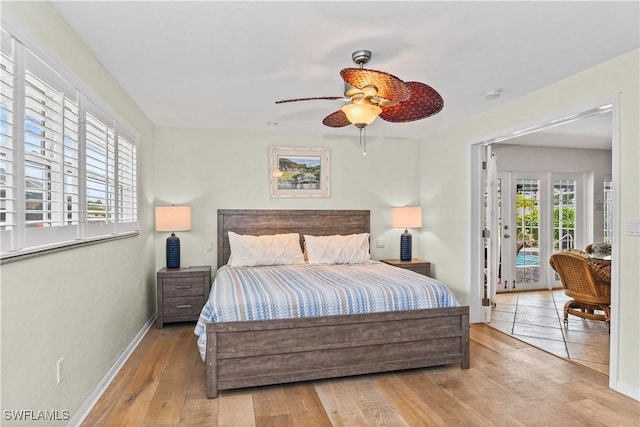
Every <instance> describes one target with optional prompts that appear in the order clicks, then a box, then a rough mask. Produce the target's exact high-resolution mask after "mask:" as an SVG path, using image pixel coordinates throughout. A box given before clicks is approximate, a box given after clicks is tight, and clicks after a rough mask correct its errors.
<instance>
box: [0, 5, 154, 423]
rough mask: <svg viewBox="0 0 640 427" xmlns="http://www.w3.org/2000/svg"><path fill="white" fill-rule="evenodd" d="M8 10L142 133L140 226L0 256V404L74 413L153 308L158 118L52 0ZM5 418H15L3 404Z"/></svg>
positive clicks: (6, 16)
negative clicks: (113, 236) (38, 252)
mask: <svg viewBox="0 0 640 427" xmlns="http://www.w3.org/2000/svg"><path fill="white" fill-rule="evenodd" d="M2 19H3V25H4V24H7V25H8V27H9V28H10V29H11V30H12V31H15V32H16V33H17V34H16V35H19V36H20V39H21V41H22V42H23V43H25V44H27V45H29V44H31V43H36V44H37V45H38V46H39V47H40V48H42V49H46V51H47V52H46V53H47V54H48V55H49V56H50V57H51V58H54V59H55V60H56V61H57V62H58V63H59V64H62V65H63V66H64V67H65V68H66V69H67V71H68V72H70V73H71V74H73V75H75V76H76V77H77V78H78V79H79V80H80V81H82V82H84V83H85V85H86V86H87V87H88V88H89V90H90V91H92V92H93V93H94V94H95V95H96V96H98V97H99V98H101V99H102V100H104V101H105V102H107V103H108V104H109V106H110V107H111V108H112V110H113V111H114V112H115V113H116V114H118V115H119V116H120V117H123V118H125V119H126V120H127V121H128V122H129V124H130V125H132V126H133V127H135V128H136V129H137V130H138V131H139V133H140V147H139V154H140V165H139V169H138V174H139V180H140V181H139V196H140V212H139V220H140V224H141V232H140V235H138V236H135V237H129V238H125V239H120V240H114V241H109V242H107V243H100V244H95V245H91V246H86V247H82V248H78V249H72V250H67V251H62V252H58V253H55V254H47V255H43V256H39V257H35V258H32V259H28V260H23V261H15V262H11V263H5V264H3V265H1V266H0V277H1V279H2V280H1V281H0V311H1V315H0V334H1V338H2V350H1V353H0V357H1V360H0V367H1V371H2V378H1V384H0V386H1V391H2V395H1V396H0V402H1V409H2V411H4V410H20V409H25V410H26V409H33V410H60V411H62V410H67V411H70V416H71V417H73V416H74V414H75V412H76V411H77V409H78V408H79V407H80V406H81V405H82V403H83V402H84V401H85V400H86V399H87V398H88V396H89V395H90V394H91V393H92V392H93V391H94V390H95V388H96V386H97V385H98V384H99V382H100V381H101V380H102V379H103V378H104V376H105V374H106V373H107V371H108V370H109V368H111V366H112V365H113V364H114V362H115V361H116V359H117V358H118V357H119V356H120V354H121V353H122V352H123V350H124V349H125V348H126V347H127V346H128V345H129V344H130V343H131V342H132V340H133V339H134V338H135V336H136V335H137V334H138V333H139V332H140V331H141V329H142V328H143V327H144V325H145V324H146V323H147V322H148V321H149V320H150V319H151V318H152V317H153V316H154V314H155V233H154V232H153V210H152V208H153V204H152V202H153V199H154V197H155V196H154V179H155V174H154V157H155V153H154V142H153V141H154V128H153V124H152V123H151V122H150V121H149V120H148V119H147V117H146V116H145V115H144V114H143V113H142V112H141V111H140V109H139V108H138V107H137V106H136V104H135V103H134V102H133V101H132V100H131V99H130V97H129V96H128V94H127V93H125V92H124V91H123V90H122V88H121V87H120V86H119V85H118V83H117V82H116V81H115V79H114V78H113V77H112V76H111V75H110V74H109V73H108V72H107V71H106V70H105V69H104V68H103V67H102V65H101V64H100V63H99V62H98V60H97V59H96V58H95V56H94V55H93V54H92V53H91V52H90V51H89V50H88V49H87V48H86V46H85V45H84V44H83V43H82V42H81V41H80V40H79V39H78V38H77V36H76V35H75V33H73V32H72V31H71V29H70V28H69V27H68V26H67V24H66V22H64V21H63V20H62V18H61V17H60V15H59V14H58V13H57V11H56V10H55V9H54V8H53V7H52V6H51V4H50V3H48V2H7V1H3V2H2ZM62 357H63V358H64V359H65V362H66V376H65V379H64V381H62V382H61V383H60V384H57V381H56V372H57V366H56V365H57V361H58V360H59V359H60V358H62ZM33 423H34V422H33V421H31V422H25V423H23V425H33ZM38 423H39V424H42V425H45V424H46V425H51V424H52V423H50V422H47V423H42V422H38ZM2 424H3V425H11V424H12V423H11V422H10V421H7V420H5V419H4V412H2ZM53 424H58V425H61V424H66V422H64V421H59V422H57V423H53Z"/></svg>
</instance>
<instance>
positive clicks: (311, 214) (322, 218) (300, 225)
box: [218, 209, 371, 268]
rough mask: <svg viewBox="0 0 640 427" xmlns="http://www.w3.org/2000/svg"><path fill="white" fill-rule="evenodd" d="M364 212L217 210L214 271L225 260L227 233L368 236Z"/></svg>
mask: <svg viewBox="0 0 640 427" xmlns="http://www.w3.org/2000/svg"><path fill="white" fill-rule="evenodd" d="M370 216H371V213H370V211H368V210H244V209H218V268H220V267H222V266H223V265H225V264H226V263H227V261H228V260H229V255H231V249H230V247H229V234H228V233H229V231H233V232H234V233H238V234H251V235H254V236H259V235H263V234H281V233H299V234H300V244H301V245H302V236H303V235H304V234H310V235H314V236H329V235H333V234H353V233H356V234H357V233H370V225H369V222H370Z"/></svg>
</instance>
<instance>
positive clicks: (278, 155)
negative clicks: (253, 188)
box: [269, 147, 329, 197]
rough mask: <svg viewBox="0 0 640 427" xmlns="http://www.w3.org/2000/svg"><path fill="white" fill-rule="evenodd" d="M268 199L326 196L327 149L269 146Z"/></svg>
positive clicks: (327, 191)
mask: <svg viewBox="0 0 640 427" xmlns="http://www.w3.org/2000/svg"><path fill="white" fill-rule="evenodd" d="M269 178H270V195H271V197H329V149H328V148H311V147H269Z"/></svg>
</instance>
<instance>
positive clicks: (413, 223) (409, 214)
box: [391, 206, 422, 228]
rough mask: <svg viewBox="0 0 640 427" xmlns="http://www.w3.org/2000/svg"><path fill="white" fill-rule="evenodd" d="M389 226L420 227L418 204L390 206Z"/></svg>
mask: <svg viewBox="0 0 640 427" xmlns="http://www.w3.org/2000/svg"><path fill="white" fill-rule="evenodd" d="M391 226H392V227H394V228H420V227H422V208H421V207H420V206H404V207H401V208H392V209H391Z"/></svg>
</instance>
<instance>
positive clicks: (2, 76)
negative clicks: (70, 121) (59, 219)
mask: <svg viewBox="0 0 640 427" xmlns="http://www.w3.org/2000/svg"><path fill="white" fill-rule="evenodd" d="M1 41H2V53H1V55H0V248H1V250H2V252H6V251H9V250H13V249H15V248H16V247H17V246H18V244H17V242H16V239H17V238H18V236H17V231H18V228H17V227H16V226H17V218H16V216H17V215H18V208H17V196H16V190H17V188H16V182H15V180H16V174H15V170H16V156H17V150H16V147H15V143H16V142H15V139H14V123H15V111H16V103H15V86H16V73H15V60H14V58H15V45H14V41H13V38H12V37H11V36H10V35H9V34H8V33H7V32H5V31H4V30H2V34H1Z"/></svg>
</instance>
